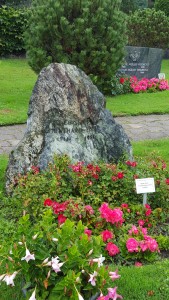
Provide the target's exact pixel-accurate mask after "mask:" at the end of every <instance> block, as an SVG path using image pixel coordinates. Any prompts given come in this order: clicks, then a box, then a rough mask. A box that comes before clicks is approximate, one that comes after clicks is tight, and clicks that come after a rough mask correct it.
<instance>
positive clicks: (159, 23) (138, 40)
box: [127, 8, 169, 49]
mask: <svg viewBox="0 0 169 300" xmlns="http://www.w3.org/2000/svg"><path fill="white" fill-rule="evenodd" d="M127 27H128V45H131V46H141V47H152V48H162V49H166V48H167V47H168V45H169V19H168V17H167V16H166V15H165V13H164V12H162V11H156V10H155V9H149V8H148V9H144V10H138V11H135V12H134V13H133V14H132V15H130V16H129V17H128V22H127Z"/></svg>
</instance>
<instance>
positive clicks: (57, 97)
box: [6, 63, 131, 191]
mask: <svg viewBox="0 0 169 300" xmlns="http://www.w3.org/2000/svg"><path fill="white" fill-rule="evenodd" d="M124 153H126V154H127V156H128V157H131V145H130V141H129V139H128V137H127V135H126V134H125V132H124V130H123V128H122V126H121V125H119V124H116V122H115V120H114V118H113V116H112V115H111V113H110V112H109V111H108V110H106V109H105V99H104V96H103V95H102V94H101V93H100V92H99V90H98V89H97V87H96V86H95V85H93V83H92V81H91V80H90V78H89V77H88V76H87V75H86V74H85V73H84V72H83V71H81V70H80V69H78V68H77V67H76V66H73V65H68V64H63V63H61V64H58V63H53V64H50V65H49V66H48V67H47V68H44V69H42V71H41V72H40V74H39V77H38V80H37V82H36V84H35V87H34V89H33V93H32V96H31V99H30V104H29V110H28V120H27V129H26V132H25V135H24V137H23V139H22V140H21V142H20V143H19V144H18V146H17V147H16V149H15V150H14V151H12V152H11V154H10V158H9V164H8V167H7V171H6V178H7V181H6V189H7V191H10V185H11V183H13V182H14V178H15V176H16V175H17V174H19V173H21V174H22V173H25V172H27V171H28V170H29V169H30V167H31V166H39V167H40V169H41V170H44V169H45V168H46V167H47V166H48V164H49V162H52V161H53V157H54V155H55V154H68V155H69V157H70V158H71V160H72V162H76V161H84V162H85V163H91V162H96V161H99V160H102V161H105V162H112V161H117V160H118V159H119V158H120V157H121V156H122V155H123V154H124Z"/></svg>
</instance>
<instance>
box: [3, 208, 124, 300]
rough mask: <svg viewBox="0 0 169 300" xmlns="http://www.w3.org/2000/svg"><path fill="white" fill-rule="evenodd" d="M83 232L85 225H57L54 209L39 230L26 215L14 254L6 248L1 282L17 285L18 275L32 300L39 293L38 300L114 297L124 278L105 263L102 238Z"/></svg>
mask: <svg viewBox="0 0 169 300" xmlns="http://www.w3.org/2000/svg"><path fill="white" fill-rule="evenodd" d="M84 230H85V226H83V225H82V222H81V221H80V222H78V224H75V223H74V222H71V221H70V220H66V222H65V223H64V224H63V225H62V227H60V228H59V227H57V225H56V223H55V219H54V216H52V213H51V210H49V209H48V210H46V211H45V212H44V213H43V215H42V216H41V218H40V220H39V222H37V223H36V225H35V226H32V224H31V222H30V220H29V215H26V216H23V217H22V218H21V219H20V220H19V226H18V230H17V232H16V234H15V238H14V239H15V242H13V244H12V248H11V250H10V254H9V249H8V248H7V247H5V246H4V247H3V248H1V253H0V256H1V258H2V261H1V262H2V263H1V269H2V267H3V274H2V275H0V281H4V282H5V283H6V284H7V285H9V286H14V280H15V277H19V278H20V279H21V280H22V282H23V283H24V286H23V287H22V288H23V290H24V291H26V296H27V295H28V296H31V294H32V296H31V297H30V298H29V299H35V295H36V297H37V298H36V299H44V300H45V299H51V300H52V299H58V300H62V299H65V300H68V299H72V300H76V299H81V300H83V299H91V297H92V296H96V295H97V296H96V297H95V299H96V298H98V297H99V295H100V293H107V289H109V288H111V291H112V292H113V291H114V293H115V292H116V288H112V285H114V284H113V280H115V279H117V278H118V277H120V275H118V274H117V271H115V272H112V270H111V267H110V266H106V265H105V262H106V261H105V257H103V256H102V248H103V246H104V243H103V241H102V239H101V237H100V236H98V237H96V236H91V237H90V238H89V237H88V235H86V234H85V233H84ZM25 253H26V255H25ZM108 291H109V290H108ZM116 296H117V295H116ZM83 297H84V298H83ZM27 299H28V298H27Z"/></svg>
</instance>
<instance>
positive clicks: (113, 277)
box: [109, 270, 121, 281]
mask: <svg viewBox="0 0 169 300" xmlns="http://www.w3.org/2000/svg"><path fill="white" fill-rule="evenodd" d="M109 276H110V278H111V279H112V280H113V281H114V280H116V279H118V278H119V277H120V276H121V275H119V274H118V270H116V271H115V272H109Z"/></svg>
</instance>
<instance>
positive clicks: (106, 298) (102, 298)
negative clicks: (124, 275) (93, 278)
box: [96, 294, 109, 300]
mask: <svg viewBox="0 0 169 300" xmlns="http://www.w3.org/2000/svg"><path fill="white" fill-rule="evenodd" d="M96 300H109V296H108V295H106V296H103V294H101V295H100V297H99V298H97V299H96Z"/></svg>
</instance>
